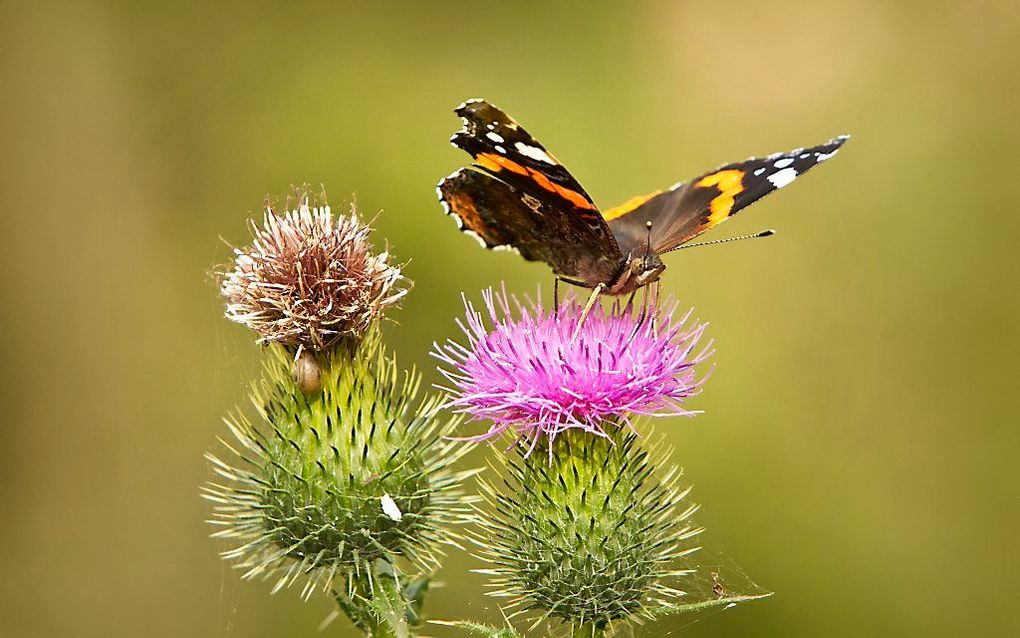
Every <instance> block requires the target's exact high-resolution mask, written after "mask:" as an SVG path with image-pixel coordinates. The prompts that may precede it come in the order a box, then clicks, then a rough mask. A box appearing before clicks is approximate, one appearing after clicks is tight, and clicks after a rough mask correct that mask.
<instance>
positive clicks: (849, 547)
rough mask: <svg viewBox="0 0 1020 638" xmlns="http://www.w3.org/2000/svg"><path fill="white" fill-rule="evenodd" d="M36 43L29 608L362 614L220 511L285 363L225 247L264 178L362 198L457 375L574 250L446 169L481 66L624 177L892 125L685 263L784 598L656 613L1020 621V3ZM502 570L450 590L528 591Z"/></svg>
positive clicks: (26, 245)
mask: <svg viewBox="0 0 1020 638" xmlns="http://www.w3.org/2000/svg"><path fill="white" fill-rule="evenodd" d="M0 42H2V44H0V47H2V56H0V74H2V75H0V78H2V83H0V86H2V91H0V113H2V114H3V117H2V118H0V148H2V149H3V150H2V153H0V179H2V189H0V206H2V210H3V211H4V225H3V235H2V237H3V250H2V251H0V268H2V272H3V276H2V279H0V282H2V283H0V285H2V296H0V312H2V318H3V324H2V325H3V330H4V338H3V339H2V340H0V355H2V360H3V378H2V383H0V399H2V401H3V406H4V411H3V417H2V429H0V441H2V455H3V456H2V458H3V463H2V464H0V490H2V491H0V555H2V556H3V557H4V558H3V569H2V577H0V587H2V589H0V593H2V597H3V602H2V608H3V613H2V614H0V635H3V636H12V637H13V636H17V637H36V636H81V637H86V638H87V637H92V636H97V637H98V636H102V637H104V638H116V637H121V636H124V637H128V636H139V635H145V636H150V637H151V638H158V637H163V636H166V637H171V636H173V637H178V636H216V637H223V638H238V637H242V636H243V637H254V638H259V637H270V636H281V635H286V636H309V637H312V636H320V635H323V636H324V635H352V634H351V633H350V631H349V630H348V629H346V628H345V626H344V625H343V624H336V625H334V626H333V627H332V628H331V629H330V630H329V631H328V632H327V633H325V634H320V633H317V632H316V629H315V628H316V625H317V624H318V622H319V620H320V619H321V618H322V617H324V616H325V615H326V614H327V613H328V610H329V603H328V601H325V600H320V601H318V602H314V603H311V604H303V603H301V602H300V601H299V600H298V597H297V594H296V592H291V593H282V594H279V595H277V596H274V597H269V596H267V590H268V586H267V585H265V584H264V583H241V582H239V581H238V575H237V574H236V573H235V572H233V571H231V570H230V569H229V568H228V567H226V566H225V565H224V564H223V563H222V562H221V561H220V560H219V559H218V558H217V557H216V550H217V546H216V544H215V543H214V542H213V541H212V540H210V539H208V537H207V534H208V533H209V532H210V528H209V527H208V526H207V525H206V524H204V523H203V519H204V518H205V517H207V516H208V514H209V508H208V506H207V505H206V504H205V503H203V502H202V501H201V500H200V499H199V497H198V485H199V484H200V483H201V482H202V481H204V480H205V479H207V478H208V477H209V476H210V473H209V470H208V468H207V466H206V463H205V461H204V460H203V458H202V453H203V452H204V451H205V450H206V449H208V448H210V447H212V446H213V445H214V442H215V438H216V437H217V436H221V435H223V434H224V432H225V430H224V427H223V426H222V424H220V423H219V419H220V417H221V416H222V415H223V414H224V413H225V412H226V411H227V409H228V408H230V407H231V406H233V405H235V404H238V403H241V402H243V401H244V400H245V398H244V397H245V387H246V386H245V384H246V381H247V380H248V379H250V378H251V377H252V376H253V375H255V374H256V373H257V371H258V359H259V354H258V351H257V349H256V347H255V346H254V345H253V344H252V343H251V335H249V334H248V333H247V332H246V331H245V330H244V329H243V328H241V327H238V326H234V325H228V323H227V322H226V321H225V320H223V319H222V318H221V314H222V307H221V302H220V300H219V299H218V298H217V292H216V288H215V285H214V283H213V282H212V280H211V278H210V277H209V272H210V271H211V270H212V269H214V268H215V266H216V265H217V264H222V263H224V262H226V261H227V260H229V258H230V251H229V246H228V244H229V243H234V244H238V243H241V242H244V241H245V240H246V239H247V237H248V234H247V230H246V228H245V222H244V220H245V218H246V216H248V215H251V214H257V213H258V211H259V209H260V206H261V203H262V199H263V196H264V195H265V194H267V193H271V194H285V193H286V192H287V190H288V188H289V186H290V184H292V183H299V182H304V181H308V182H312V183H316V184H318V183H322V184H324V185H325V186H326V187H327V189H328V190H329V192H330V193H331V194H332V201H333V202H334V203H335V204H339V203H341V202H342V201H344V200H345V199H349V198H350V196H351V195H352V194H356V196H357V201H358V204H359V206H360V208H361V210H362V211H364V212H366V213H367V214H369V215H372V214H375V213H376V212H377V211H380V210H381V211H382V214H381V215H380V216H379V217H378V219H377V221H376V226H377V228H378V233H377V234H376V238H377V241H379V242H380V243H382V242H384V241H385V242H389V244H390V246H391V247H392V250H393V251H394V252H395V253H396V255H397V256H398V257H399V258H401V259H405V260H409V262H410V263H409V265H408V267H407V272H408V274H409V275H410V276H411V277H412V278H413V279H414V280H415V283H416V286H415V289H414V290H413V292H412V293H411V295H410V296H409V297H408V299H407V302H406V304H405V306H404V308H403V309H402V310H401V311H399V312H398V313H396V314H395V318H396V320H397V321H396V323H394V324H392V325H390V326H389V327H388V328H387V332H388V340H389V343H390V345H391V346H392V347H393V348H394V349H395V350H396V351H397V352H398V353H399V355H400V357H401V358H402V360H403V362H404V363H406V364H416V365H419V366H421V367H423V368H425V369H426V372H427V379H428V380H430V381H433V380H435V379H436V375H435V374H434V372H430V371H431V370H432V369H433V366H434V364H433V362H432V361H431V360H430V359H429V357H428V356H427V352H428V350H429V348H430V344H431V342H432V340H436V339H443V338H446V337H448V336H453V335H454V334H455V333H456V329H455V326H454V323H453V318H454V317H455V316H456V315H458V313H459V312H460V307H461V305H460V304H461V302H460V299H459V295H460V292H461V291H467V293H468V294H469V295H477V291H478V290H480V289H481V288H483V287H485V286H488V285H491V284H494V283H496V282H498V281H500V280H505V281H506V282H507V285H508V287H509V288H510V289H511V290H514V291H520V292H533V291H534V290H535V286H536V282H541V283H542V284H543V285H545V286H546V289H548V284H549V282H550V277H549V273H548V270H547V269H546V268H545V267H544V266H541V265H538V264H526V263H524V262H523V261H522V260H520V259H519V258H517V257H515V256H513V255H509V254H505V253H500V254H490V253H486V252H485V251H482V250H480V249H478V248H477V246H475V244H474V242H472V241H471V240H470V239H468V238H466V237H464V236H462V235H460V234H459V233H457V232H456V230H455V229H454V225H453V223H452V222H451V221H450V220H448V219H444V218H443V216H442V214H441V211H440V208H439V205H438V204H437V203H436V201H435V194H434V192H433V187H434V184H435V183H436V181H437V180H438V179H439V178H440V177H442V176H443V175H446V174H448V173H449V172H450V171H452V170H453V169H455V168H457V167H459V166H461V165H463V164H464V163H465V159H466V156H464V155H463V154H461V153H459V152H458V151H456V150H454V149H452V148H450V147H449V145H448V144H447V139H448V138H449V136H450V134H451V133H453V131H454V130H456V128H457V127H458V126H459V121H458V120H457V118H455V117H454V116H453V114H452V113H451V109H452V108H453V107H454V106H455V105H456V104H458V103H459V102H460V101H461V100H463V99H465V98H468V97H474V96H482V97H486V98H488V99H490V100H492V101H493V102H495V103H496V104H498V105H500V106H502V107H503V108H505V109H507V110H508V111H509V112H510V113H511V114H513V115H515V116H516V117H517V118H518V119H519V120H521V121H522V122H523V123H524V124H525V126H527V127H528V128H529V129H530V130H531V132H532V133H535V134H536V135H537V136H538V137H539V139H541V140H542V141H543V142H544V143H545V144H546V145H547V146H549V147H550V148H551V149H552V150H553V151H554V152H555V153H557V155H558V156H559V157H560V159H561V160H563V161H564V162H566V163H567V165H568V166H569V167H570V168H571V170H572V171H573V172H574V173H575V174H576V175H577V177H578V178H579V179H580V180H581V182H582V183H583V184H585V186H586V187H587V188H588V190H589V192H591V193H592V194H593V196H594V197H595V198H596V200H597V201H598V202H600V203H601V204H603V205H611V204H614V203H617V202H618V201H622V200H624V199H626V198H627V197H629V196H631V195H634V194H637V193H641V192H646V191H650V190H653V189H655V188H659V187H661V186H664V185H668V184H671V183H673V182H674V181H676V180H678V179H681V178H684V177H689V176H691V175H694V174H697V173H698V172H699V171H702V170H705V169H708V168H711V167H713V166H716V165H718V164H720V163H723V162H726V161H730V160H734V159H739V158H742V157H746V156H748V155H751V154H764V153H768V152H772V151H777V150H785V149H789V148H792V147H796V146H801V145H805V144H811V143H816V142H820V141H822V140H825V139H828V138H829V137H831V136H833V135H835V134H838V133H844V132H848V133H852V134H853V135H854V139H853V140H851V141H850V143H849V144H848V145H847V146H846V148H845V149H844V151H843V152H842V153H841V154H840V156H839V157H838V158H837V159H835V160H833V161H832V162H831V163H829V164H827V165H825V166H824V167H821V168H819V169H818V170H816V171H814V172H813V173H812V174H811V175H810V176H808V177H806V178H804V179H803V180H800V181H798V182H797V184H796V185H795V186H793V187H791V188H790V189H787V190H784V191H783V192H782V193H780V194H777V195H774V196H772V197H770V198H768V199H767V200H766V201H764V202H762V203H760V204H758V205H756V206H755V207H754V209H753V210H752V211H749V212H747V213H744V214H742V215H741V216H740V218H738V219H737V220H734V221H732V222H730V223H728V224H726V225H725V226H724V227H723V228H722V229H718V230H716V231H715V232H714V233H713V234H712V237H713V238H718V237H723V236H729V235H733V234H738V233H743V232H753V231H756V230H759V229H761V228H765V227H775V228H777V229H778V230H779V235H778V236H777V237H776V238H774V239H771V240H768V241H754V242H746V243H742V244H737V245H729V246H727V247H719V248H711V249H707V248H706V249H699V250H695V251H691V252H690V253H683V254H677V255H671V256H670V257H669V258H668V259H667V264H668V266H669V268H668V270H667V271H666V275H665V281H664V289H665V290H666V291H668V292H670V293H673V294H675V295H677V296H679V297H680V298H681V299H682V300H683V301H684V302H685V303H689V304H693V305H696V306H697V314H698V315H699V316H700V317H701V318H703V319H707V320H710V321H711V322H712V327H711V334H712V336H714V337H715V338H716V340H717V345H718V348H719V352H718V356H717V357H716V363H717V364H718V369H717V371H716V373H715V376H714V377H713V378H712V380H711V382H710V383H709V385H708V386H707V389H706V392H705V394H704V395H703V396H702V397H700V398H699V399H698V400H697V402H696V403H697V405H696V407H700V408H704V409H705V410H706V411H707V413H706V414H705V415H704V416H701V417H698V418H697V419H694V420H692V421H688V420H679V421H674V422H671V423H667V424H662V425H661V426H660V427H659V428H658V430H659V431H660V432H662V431H665V432H667V433H668V438H669V440H670V442H671V443H673V444H674V445H675V446H676V447H677V452H676V457H675V458H676V460H677V462H678V463H681V464H683V465H684V466H685V468H686V470H687V473H688V476H689V477H690V478H691V480H692V481H693V482H694V483H695V485H696V487H695V492H694V494H695V495H696V497H697V499H698V500H699V501H701V502H703V503H705V504H707V507H706V509H705V511H704V513H703V514H701V515H700V519H699V522H701V523H702V524H705V525H707V526H708V527H709V534H710V536H707V537H706V539H708V540H710V541H711V542H712V543H713V544H715V545H716V546H719V547H722V548H724V550H725V552H726V554H727V555H728V556H729V557H730V558H731V559H732V560H734V561H735V562H737V563H739V564H740V565H741V566H742V567H743V568H744V570H745V571H746V572H747V573H749V574H751V575H752V576H753V577H754V578H755V579H756V581H757V582H759V583H760V584H762V585H763V586H764V587H767V588H769V589H772V590H775V591H776V592H777V595H776V596H774V597H772V598H770V599H768V600H766V601H764V602H759V603H753V604H749V605H745V606H742V607H740V608H737V609H734V610H729V611H725V612H720V613H716V614H714V615H713V616H711V617H710V618H706V619H702V620H701V621H700V622H697V623H695V624H690V621H683V620H681V621H675V622H672V623H671V622H665V623H663V624H662V625H659V626H658V627H657V629H656V630H654V631H647V630H646V631H645V635H656V634H660V635H661V634H664V633H667V632H671V633H673V634H674V635H687V636H730V635H732V636H744V635H754V636H784V637H794V636H818V635H824V636H873V635H887V636H947V637H948V636H962V635H1008V634H1014V635H1015V634H1016V633H1017V632H1018V631H1020V628H1018V627H1017V620H1016V607H1015V605H1016V593H1017V589H1018V582H1017V573H1018V569H1017V567H1018V556H1017V544H1016V538H1017V535H1018V531H1020V529H1018V519H1017V509H1016V495H1017V489H1018V481H1017V473H1016V470H1015V459H1014V456H1015V452H1016V450H1017V436H1016V433H1015V425H1016V417H1015V405H1016V402H1015V395H1014V394H1013V392H1014V391H1015V387H1016V386H1017V382H1018V375H1017V360H1018V358H1020V357H1018V355H1020V348H1018V339H1017V328H1016V324H1017V319H1018V315H1020V313H1018V310H1020V309H1018V305H1017V283H1016V282H1017V263H1016V254H1017V239H1016V237H1017V234H1018V231H1020V229H1018V224H1017V207H1018V205H1020V181H1018V180H1017V178H1016V172H1017V160H1016V156H1017V151H1016V149H1017V147H1018V145H1020V144H1018V143H1020V134H1018V131H1020V129H1018V127H1017V116H1018V115H1020V112H1018V104H1020V70H1018V69H1020V67H1018V65H1017V60H1018V59H1020V5H1018V4H1017V3H1016V2H1012V1H1010V2H1006V1H1000V2H994V1H990V2H983V3H971V2H962V1H957V2H927V3H921V2H892V3H890V2H882V1H880V0H870V1H862V2H855V3H842V2H834V1H831V0H823V1H821V2H814V3H798V2H785V1H781V2H770V3H761V2H725V3H694V2H659V3H636V2H635V3H631V2H628V3H615V4H613V3H585V4H581V3H552V4H539V3H528V4H523V3H485V4H480V3H475V4H470V5H469V4H466V3H452V2H451V3H442V4H440V3H356V4H344V3H324V2H308V3H279V4H276V5H267V4H261V3H260V4H255V3H225V4H217V5H216V6H212V5H210V4H207V3H190V2H166V3H127V2H123V3H109V4H93V3H84V2H75V3H71V2H64V3H43V2H39V3H33V2H5V3H3V4H2V5H0ZM1011 397H1012V398H1011ZM1010 414H1013V415H1014V416H1013V417H1010V416H1009V415H1010ZM487 453H488V452H487V451H486V450H478V451H477V452H476V453H475V454H474V455H473V458H474V459H475V462H481V460H482V459H483V458H484V457H485V455H486V454H487ZM478 566H479V565H478V563H477V561H475V559H472V558H471V557H469V556H467V555H466V554H462V553H454V554H453V555H451V557H450V560H449V562H448V566H447V568H446V569H445V570H444V572H443V574H442V575H441V578H442V579H443V580H444V581H445V583H446V587H445V589H438V590H437V591H436V592H434V594H433V596H432V598H431V601H430V609H429V611H430V612H431V614H433V615H434V616H436V617H440V618H452V617H470V618H471V619H474V620H478V621H483V622H489V623H495V624H499V622H500V620H499V615H498V612H497V610H496V608H495V606H494V601H493V600H492V599H488V598H485V597H483V596H482V593H481V592H482V591H483V584H484V578H483V577H482V576H479V575H474V574H468V573H466V569H467V568H470V567H478ZM433 633H435V634H437V635H458V634H456V632H455V631H454V630H452V629H448V628H442V627H437V628H436V629H435V631H434V632H433Z"/></svg>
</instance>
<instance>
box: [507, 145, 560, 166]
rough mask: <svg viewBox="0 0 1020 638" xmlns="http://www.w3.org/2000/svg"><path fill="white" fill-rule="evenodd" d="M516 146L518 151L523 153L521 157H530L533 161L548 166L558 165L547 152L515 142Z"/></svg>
mask: <svg viewBox="0 0 1020 638" xmlns="http://www.w3.org/2000/svg"><path fill="white" fill-rule="evenodd" d="M514 146H516V147H517V150H518V151H520V152H521V155H523V156H525V157H530V158H531V159H533V160H538V161H540V162H545V163H546V164H556V160H554V159H553V158H551V157H549V156H548V155H547V154H546V152H545V151H543V150H542V149H540V148H537V147H534V146H528V145H527V144H525V143H524V142H515V143H514Z"/></svg>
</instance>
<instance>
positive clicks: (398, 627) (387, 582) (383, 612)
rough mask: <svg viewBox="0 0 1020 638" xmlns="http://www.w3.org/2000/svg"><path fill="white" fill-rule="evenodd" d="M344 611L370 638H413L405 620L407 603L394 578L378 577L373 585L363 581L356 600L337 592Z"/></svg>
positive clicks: (359, 586)
mask: <svg viewBox="0 0 1020 638" xmlns="http://www.w3.org/2000/svg"><path fill="white" fill-rule="evenodd" d="M335 598H336V602H337V605H338V606H339V607H340V609H341V610H342V611H343V612H344V613H345V614H346V615H347V617H348V618H350V619H351V622H352V623H353V624H354V626H355V627H357V628H358V629H359V630H361V632H362V633H364V635H365V636H366V638H410V636H411V633H410V631H409V630H408V628H407V621H406V620H405V617H404V615H405V613H406V608H405V605H406V601H404V598H403V594H402V592H401V590H400V584H399V583H398V582H397V580H396V579H395V578H394V577H393V575H392V574H386V575H383V574H376V575H375V577H374V578H373V581H372V585H371V586H370V585H369V584H368V582H366V581H365V580H362V581H361V582H359V583H358V584H357V587H355V591H354V593H353V596H350V597H348V596H347V594H346V593H345V592H342V591H336V592H335Z"/></svg>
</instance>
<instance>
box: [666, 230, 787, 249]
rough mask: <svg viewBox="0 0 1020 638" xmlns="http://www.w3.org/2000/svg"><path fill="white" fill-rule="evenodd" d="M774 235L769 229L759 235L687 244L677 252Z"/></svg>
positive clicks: (774, 232)
mask: <svg viewBox="0 0 1020 638" xmlns="http://www.w3.org/2000/svg"><path fill="white" fill-rule="evenodd" d="M775 234H776V231H774V230H772V229H771V228H769V229H768V230H763V231H761V232H760V233H755V234H753V235H741V236H740V237H727V238H726V239H714V240H712V241H700V242H698V243H696V244H687V245H685V246H680V248H678V249H677V250H683V249H684V248H694V247H696V246H712V245H714V244H725V243H728V242H731V241H740V240H742V239H755V238H757V237H771V236H772V235H775Z"/></svg>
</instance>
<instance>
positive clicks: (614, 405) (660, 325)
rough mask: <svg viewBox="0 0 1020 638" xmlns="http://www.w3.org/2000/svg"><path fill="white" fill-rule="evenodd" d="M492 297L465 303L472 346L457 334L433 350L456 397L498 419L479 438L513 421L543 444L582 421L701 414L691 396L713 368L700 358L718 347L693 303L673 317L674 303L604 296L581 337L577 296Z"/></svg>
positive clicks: (599, 425)
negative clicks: (609, 302)
mask: <svg viewBox="0 0 1020 638" xmlns="http://www.w3.org/2000/svg"><path fill="white" fill-rule="evenodd" d="M483 298H484V300H485V311H478V310H475V308H474V306H473V305H472V304H470V303H466V304H465V305H466V306H467V318H466V321H465V322H464V323H462V324H461V327H462V328H463V330H464V333H465V335H466V336H467V344H466V347H465V346H461V345H460V344H458V343H456V342H453V341H448V342H447V343H446V344H444V345H442V346H440V345H438V344H437V345H435V347H434V349H433V355H434V356H435V357H436V358H438V359H439V360H440V361H442V362H443V363H445V364H447V366H449V369H441V372H442V373H443V374H444V376H446V378H447V379H448V380H449V381H450V384H451V386H452V387H447V388H443V389H444V390H446V391H447V392H449V393H450V395H451V397H452V398H451V400H450V403H449V405H450V406H452V407H454V408H455V409H456V410H457V411H459V412H463V413H466V414H468V415H470V417H471V418H472V420H478V421H480V420H488V421H491V423H492V425H491V426H490V428H489V430H488V431H487V432H485V433H483V434H481V435H480V436H478V437H475V438H476V439H487V438H490V437H493V436H496V435H498V434H500V433H502V432H505V431H507V430H513V431H515V432H516V433H517V434H518V435H519V436H521V437H522V438H526V439H529V440H530V442H531V447H534V445H535V444H537V442H538V440H539V439H540V438H541V437H542V436H545V437H547V438H548V439H549V440H550V441H551V440H552V439H553V438H554V437H555V436H556V435H557V434H559V433H561V432H564V431H566V430H569V429H573V428H579V429H582V430H586V431H588V432H592V433H594V434H597V435H600V436H604V435H605V434H606V424H610V425H614V426H615V424H617V423H621V422H622V423H625V424H627V425H630V424H631V422H630V419H631V418H632V417H633V416H634V415H642V416H691V415H693V414H696V412H694V411H691V410H687V409H685V408H684V407H683V402H684V401H685V400H686V399H687V398H689V397H691V396H693V395H695V394H697V393H698V392H699V391H700V386H701V384H702V382H703V381H704V380H705V377H704V376H703V375H702V376H700V377H699V375H698V374H697V373H696V370H695V367H696V366H697V365H698V364H700V363H702V362H703V361H704V360H705V359H707V358H708V357H709V356H710V355H711V354H712V350H711V343H709V344H708V345H706V346H703V347H700V348H699V346H698V342H699V340H700V339H701V337H702V334H703V333H704V331H705V328H706V326H707V324H699V323H694V324H693V325H692V326H687V325H686V324H687V321H688V319H689V317H690V314H691V313H690V312H687V313H686V314H685V315H683V317H681V318H680V319H679V320H674V319H673V309H667V310H665V311H660V312H658V313H655V312H653V311H652V310H651V309H647V308H646V309H644V310H642V309H639V308H636V307H633V306H630V307H626V308H625V307H623V306H622V305H621V304H620V303H619V302H617V303H616V304H615V305H614V306H613V307H612V308H611V309H610V310H605V309H603V308H602V307H601V306H598V305H596V306H595V308H594V309H593V311H592V312H591V314H590V315H589V316H588V317H587V319H586V320H585V322H584V325H583V326H582V328H581V330H580V333H579V334H578V335H577V336H576V338H575V335H574V332H575V328H576V326H577V322H578V320H579V317H580V314H581V310H582V309H581V304H580V303H578V302H577V300H576V299H573V298H568V299H567V300H565V301H564V302H562V303H561V304H560V307H559V308H557V309H554V310H544V309H543V308H542V306H541V304H539V303H534V304H523V303H519V302H517V301H516V300H513V301H514V303H515V304H516V306H517V308H516V312H515V311H514V310H513V309H511V300H510V299H509V298H508V297H507V295H506V293H505V292H504V293H497V292H494V291H492V290H488V291H486V292H484V293H483ZM674 308H675V305H674ZM486 311H487V312H486ZM483 312H484V313H487V314H488V319H489V320H488V321H486V319H485V317H484V314H483ZM488 324H491V328H490V327H489V325H488Z"/></svg>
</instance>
